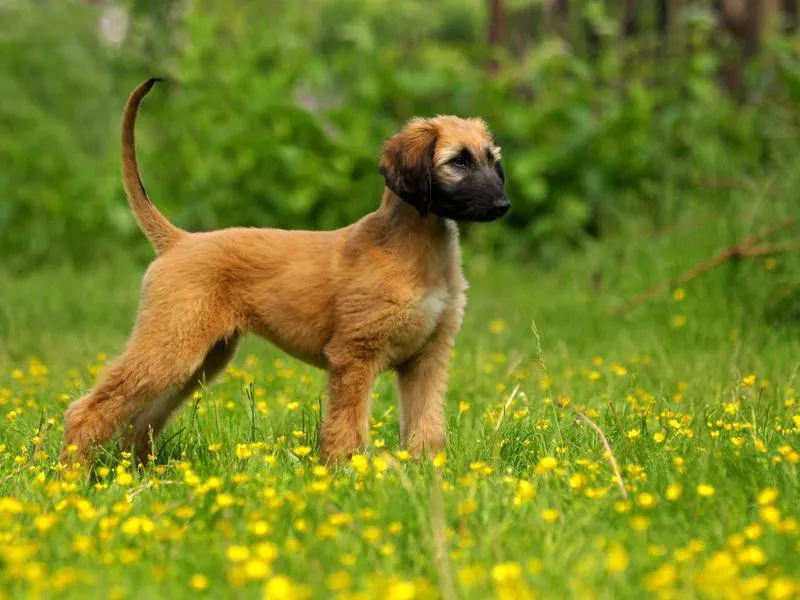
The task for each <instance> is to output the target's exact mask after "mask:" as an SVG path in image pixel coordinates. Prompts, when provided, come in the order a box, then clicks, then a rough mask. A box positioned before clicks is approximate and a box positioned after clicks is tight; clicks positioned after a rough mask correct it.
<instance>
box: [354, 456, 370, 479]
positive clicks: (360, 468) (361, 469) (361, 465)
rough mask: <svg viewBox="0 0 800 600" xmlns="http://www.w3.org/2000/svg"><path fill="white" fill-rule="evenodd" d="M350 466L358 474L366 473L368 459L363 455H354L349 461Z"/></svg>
mask: <svg viewBox="0 0 800 600" xmlns="http://www.w3.org/2000/svg"><path fill="white" fill-rule="evenodd" d="M350 466H351V467H353V470H354V471H355V472H356V473H358V474H362V473H366V472H367V469H369V458H367V457H366V456H364V455H363V454H354V455H353V457H352V458H351V459H350Z"/></svg>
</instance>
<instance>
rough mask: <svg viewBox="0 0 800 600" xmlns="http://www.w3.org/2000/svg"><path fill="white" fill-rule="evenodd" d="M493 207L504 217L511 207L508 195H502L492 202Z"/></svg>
mask: <svg viewBox="0 0 800 600" xmlns="http://www.w3.org/2000/svg"><path fill="white" fill-rule="evenodd" d="M492 208H493V209H494V210H495V212H497V214H498V215H499V216H501V217H502V216H503V215H504V214H506V213H507V212H508V209H509V208H511V201H510V200H509V199H508V196H501V197H500V198H497V199H496V200H495V201H494V202H492Z"/></svg>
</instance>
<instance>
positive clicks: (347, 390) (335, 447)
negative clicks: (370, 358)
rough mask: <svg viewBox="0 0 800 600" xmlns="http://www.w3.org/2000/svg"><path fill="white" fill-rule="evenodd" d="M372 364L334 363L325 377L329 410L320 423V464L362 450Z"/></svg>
mask: <svg viewBox="0 0 800 600" xmlns="http://www.w3.org/2000/svg"><path fill="white" fill-rule="evenodd" d="M376 375H377V368H376V367H375V365H373V364H371V363H369V362H364V361H347V362H343V363H338V364H337V363H333V364H332V365H331V367H330V369H329V372H328V377H329V382H328V410H327V414H326V415H325V420H324V421H323V423H322V435H321V438H320V453H321V455H322V460H323V462H331V461H336V460H338V459H341V458H348V457H350V456H352V454H353V452H355V451H357V450H359V449H361V448H364V447H365V446H366V444H367V436H368V434H369V415H370V396H371V394H370V391H371V389H372V382H373V381H374V379H375V376H376Z"/></svg>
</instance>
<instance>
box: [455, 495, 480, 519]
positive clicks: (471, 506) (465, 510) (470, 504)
mask: <svg viewBox="0 0 800 600" xmlns="http://www.w3.org/2000/svg"><path fill="white" fill-rule="evenodd" d="M476 510H478V503H477V502H476V501H475V499H474V498H468V499H467V500H464V501H462V502H459V503H458V506H457V507H456V514H457V515H458V516H459V517H466V516H467V515H471V514H472V513H474V512H475V511H476Z"/></svg>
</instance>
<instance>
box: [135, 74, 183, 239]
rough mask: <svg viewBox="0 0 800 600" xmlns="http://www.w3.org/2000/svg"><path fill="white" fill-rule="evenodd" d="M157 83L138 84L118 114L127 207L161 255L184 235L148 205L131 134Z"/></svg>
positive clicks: (149, 81) (155, 78)
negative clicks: (120, 119) (140, 108)
mask: <svg viewBox="0 0 800 600" xmlns="http://www.w3.org/2000/svg"><path fill="white" fill-rule="evenodd" d="M157 81H161V79H160V78H158V77H151V78H150V79H148V80H147V81H144V82H142V83H140V84H139V85H138V86H137V87H136V89H135V90H133V92H131V95H130V96H129V97H128V101H127V102H126V104H125V110H124V112H123V113H122V183H123V185H124V187H125V193H126V194H127V196H128V204H129V205H130V207H131V211H132V212H133V216H134V217H136V221H137V222H138V223H139V227H141V229H142V231H143V232H144V234H145V235H146V236H147V239H148V240H150V243H151V244H152V245H153V248H155V251H156V254H161V253H163V252H166V251H167V250H168V249H169V248H170V247H171V246H173V245H174V244H175V243H176V242H177V241H178V240H180V239H181V238H182V237H183V236H184V235H186V232H185V231H183V230H182V229H179V228H177V227H175V226H174V225H173V224H172V223H170V222H169V221H168V220H167V219H166V218H165V217H164V215H162V214H161V213H160V212H158V209H157V208H156V207H155V206H154V205H153V203H152V202H150V198H148V197H147V192H146V191H145V189H144V185H143V184H142V179H141V178H140V177H139V166H138V165H137V164H136V147H135V140H134V133H133V130H134V127H135V125H136V113H137V111H138V109H139V103H140V102H141V101H142V98H144V97H145V96H146V95H147V93H148V92H149V91H150V90H151V89H152V87H153V85H155V83H156V82H157Z"/></svg>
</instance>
